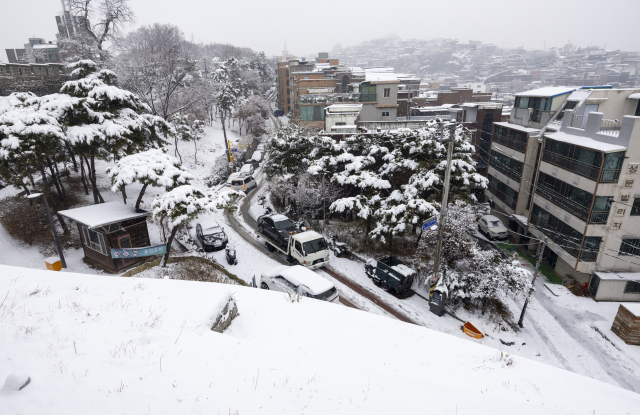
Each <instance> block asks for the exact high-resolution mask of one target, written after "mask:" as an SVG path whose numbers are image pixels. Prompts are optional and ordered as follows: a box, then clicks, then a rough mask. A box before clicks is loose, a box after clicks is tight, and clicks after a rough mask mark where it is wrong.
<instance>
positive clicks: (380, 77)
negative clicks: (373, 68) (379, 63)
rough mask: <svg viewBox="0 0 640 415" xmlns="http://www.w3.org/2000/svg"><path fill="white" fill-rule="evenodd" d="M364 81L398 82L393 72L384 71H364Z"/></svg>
mask: <svg viewBox="0 0 640 415" xmlns="http://www.w3.org/2000/svg"><path fill="white" fill-rule="evenodd" d="M364 79H365V82H398V77H397V76H396V74H394V73H386V72H366V73H365V77H364Z"/></svg>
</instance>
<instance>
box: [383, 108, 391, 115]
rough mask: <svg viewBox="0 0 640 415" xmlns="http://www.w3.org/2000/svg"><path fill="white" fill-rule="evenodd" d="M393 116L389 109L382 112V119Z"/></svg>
mask: <svg viewBox="0 0 640 415" xmlns="http://www.w3.org/2000/svg"><path fill="white" fill-rule="evenodd" d="M390 116H391V111H390V110H389V108H384V109H383V110H382V117H390Z"/></svg>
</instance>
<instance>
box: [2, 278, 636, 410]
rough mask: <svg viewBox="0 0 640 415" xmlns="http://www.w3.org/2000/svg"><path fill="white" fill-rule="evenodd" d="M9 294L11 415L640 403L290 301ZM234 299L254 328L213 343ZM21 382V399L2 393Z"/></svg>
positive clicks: (223, 289) (60, 290)
mask: <svg viewBox="0 0 640 415" xmlns="http://www.w3.org/2000/svg"><path fill="white" fill-rule="evenodd" d="M316 275H318V274H316ZM58 276H59V278H58ZM0 292H2V293H3V294H2V297H5V295H6V296H7V300H6V302H4V304H3V305H2V304H0V310H1V311H0V314H3V315H4V318H3V319H2V321H1V322H0V329H1V330H2V341H0V356H3V358H2V359H0V406H1V407H2V412H3V413H6V414H16V413H25V414H30V415H45V414H47V415H48V414H53V413H64V414H69V415H78V414H86V413H91V414H92V415H103V414H105V415H106V414H115V413H130V414H142V413H151V414H160V413H167V414H196V413H207V414H217V413H221V414H227V413H233V414H236V413H237V414H241V415H243V414H257V413H265V414H270V413H285V414H293V413H296V414H300V413H304V414H367V415H374V414H395V413H398V414H417V413H427V412H428V413H435V414H445V413H449V414H455V413H456V408H457V411H458V413H459V414H465V413H467V414H474V415H489V414H490V415H507V414H508V415H512V414H514V413H518V414H521V415H541V414H569V413H571V412H573V413H574V414H587V413H594V412H595V413H596V414H626V413H628V412H629V411H633V408H637V407H638V405H639V403H640V395H638V394H636V393H633V392H631V391H628V390H625V389H622V388H620V387H617V386H614V385H611V384H608V383H604V382H601V381H597V380H595V379H592V378H590V377H587V376H581V375H577V374H575V373H571V372H568V371H566V370H563V369H560V368H557V367H554V366H550V365H545V364H543V363H540V362H535V361H533V360H530V359H527V358H524V357H520V356H518V355H517V354H514V353H513V352H512V351H511V350H513V351H514V352H516V353H517V350H518V349H517V348H513V349H509V348H505V349H503V350H502V353H501V352H500V351H498V350H497V349H494V348H490V347H487V346H485V345H483V343H484V339H480V340H474V339H470V338H469V339H466V340H465V339H461V338H457V337H454V336H453V335H450V334H445V333H442V332H438V331H435V330H432V329H429V328H426V327H420V326H417V325H412V324H408V323H403V322H400V321H398V320H395V319H392V318H388V317H384V316H379V315H375V314H371V313H367V312H363V311H360V310H355V309H352V308H347V307H344V306H341V305H339V304H331V303H326V302H323V301H318V300H314V299H311V298H306V297H303V298H301V299H300V301H295V302H291V301H288V300H287V299H286V298H285V297H284V295H283V294H282V293H280V292H272V291H267V290H260V289H255V288H249V287H240V286H228V285H224V284H215V283H207V282H195V281H179V280H170V279H137V278H113V277H111V276H101V275H91V276H89V275H82V274H74V273H70V272H61V273H53V272H52V271H46V270H32V269H25V268H17V267H8V266H0ZM29 293H31V295H29ZM230 294H231V295H233V297H234V299H235V302H236V304H237V307H238V313H239V314H238V316H237V317H236V318H235V319H234V320H233V321H232V323H231V326H230V327H229V328H228V329H227V330H226V331H225V332H224V333H216V332H213V331H212V330H210V327H211V324H212V320H213V318H214V317H215V316H216V315H217V313H218V312H219V309H220V307H221V305H222V304H224V303H225V302H226V301H227V300H228V298H229V295H230ZM122 304H124V306H121V305H122ZM11 310H13V311H11ZM3 311H5V312H4V313H3ZM16 311H17V312H16ZM443 318H447V317H443ZM27 329H28V330H27ZM493 335H495V334H494V333H493V332H492V336H493ZM510 361H512V362H513V364H507V362H510ZM21 374H22V375H21ZM10 375H12V376H11V377H10ZM21 376H22V377H24V376H27V377H29V378H31V382H30V383H29V384H28V385H27V386H26V387H25V388H24V389H22V390H21V391H18V390H17V388H13V387H12V386H13V384H12V383H10V384H9V385H7V386H4V387H3V386H2V385H3V384H5V379H7V377H10V379H15V378H16V377H21ZM580 397H587V398H582V399H581V398H580ZM427 408H428V409H427ZM514 411H515V412H514Z"/></svg>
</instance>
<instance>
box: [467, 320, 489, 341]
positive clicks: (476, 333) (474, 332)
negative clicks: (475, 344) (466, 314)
mask: <svg viewBox="0 0 640 415" xmlns="http://www.w3.org/2000/svg"><path fill="white" fill-rule="evenodd" d="M462 330H464V332H465V334H466V335H467V336H471V337H473V338H474V339H481V338H483V337H484V336H483V335H482V333H480V330H478V329H477V328H476V326H474V325H473V324H471V323H469V322H468V321H467V322H466V323H464V326H462Z"/></svg>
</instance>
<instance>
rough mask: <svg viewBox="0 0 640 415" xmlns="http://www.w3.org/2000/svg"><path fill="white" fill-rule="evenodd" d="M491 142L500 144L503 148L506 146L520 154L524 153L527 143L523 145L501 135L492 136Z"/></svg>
mask: <svg viewBox="0 0 640 415" xmlns="http://www.w3.org/2000/svg"><path fill="white" fill-rule="evenodd" d="M493 142H494V143H496V144H502V145H504V146H507V147H509V148H511V149H513V150H516V151H519V152H520V153H524V151H525V150H526V148H527V143H526V142H525V143H523V142H522V141H519V140H514V139H513V138H509V137H504V136H502V135H497V134H496V135H494V136H493Z"/></svg>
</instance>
